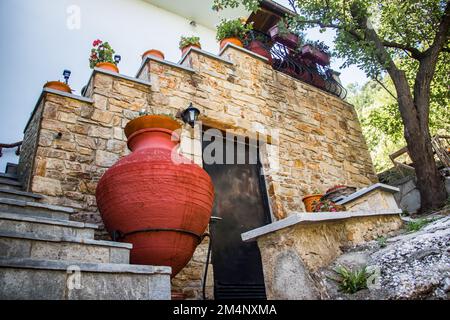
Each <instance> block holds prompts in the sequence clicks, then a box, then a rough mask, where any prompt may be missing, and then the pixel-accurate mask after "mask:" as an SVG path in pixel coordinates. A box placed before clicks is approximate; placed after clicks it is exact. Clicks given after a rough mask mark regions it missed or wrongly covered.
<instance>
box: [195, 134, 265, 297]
mask: <svg viewBox="0 0 450 320" xmlns="http://www.w3.org/2000/svg"><path fill="white" fill-rule="evenodd" d="M203 151H204V169H205V170H206V171H207V172H208V174H209V175H210V176H211V179H212V181H213V184H214V189H215V202H214V208H213V216H216V217H219V218H221V219H222V220H221V221H218V222H215V223H213V224H212V225H211V229H210V232H211V235H212V240H211V241H212V260H211V262H212V265H213V269H214V295H215V298H216V299H217V300H221V299H245V298H248V299H266V291H265V285H264V275H263V269H262V262H261V255H260V252H259V248H258V245H257V243H256V242H249V243H246V242H243V241H242V239H241V234H242V233H244V232H246V231H249V230H252V229H255V228H258V227H261V226H264V225H266V224H269V223H270V222H271V218H270V210H269V204H268V199H267V192H266V187H265V180H264V176H263V175H262V174H261V168H262V167H261V162H260V159H259V150H258V146H257V145H255V144H254V143H251V140H249V139H244V138H243V137H239V136H235V135H230V134H228V136H226V137H225V134H224V133H223V132H220V131H218V130H214V132H213V133H211V130H206V131H205V132H204V134H203ZM208 154H210V155H212V156H213V158H214V159H216V161H214V163H211V160H209V161H207V159H206V158H205V157H207V156H208ZM243 159H245V161H243Z"/></svg>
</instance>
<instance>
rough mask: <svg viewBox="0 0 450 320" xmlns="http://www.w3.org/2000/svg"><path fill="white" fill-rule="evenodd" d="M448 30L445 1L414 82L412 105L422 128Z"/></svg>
mask: <svg viewBox="0 0 450 320" xmlns="http://www.w3.org/2000/svg"><path fill="white" fill-rule="evenodd" d="M449 28H450V0H447V5H446V7H445V11H444V14H443V15H442V18H441V21H440V23H439V27H438V30H437V32H436V35H435V37H434V40H433V44H432V45H431V47H430V48H428V49H427V50H426V51H425V52H424V58H423V59H422V60H421V61H420V64H419V70H418V72H417V75H416V79H415V82H414V104H415V106H416V108H417V109H418V112H419V120H420V123H421V126H422V128H427V127H428V117H429V109H430V108H429V105H430V91H431V82H432V80H433V76H434V74H435V72H436V64H437V61H438V58H439V53H440V52H441V51H446V50H444V46H445V45H446V43H447V42H448V34H449ZM446 52H447V51H446Z"/></svg>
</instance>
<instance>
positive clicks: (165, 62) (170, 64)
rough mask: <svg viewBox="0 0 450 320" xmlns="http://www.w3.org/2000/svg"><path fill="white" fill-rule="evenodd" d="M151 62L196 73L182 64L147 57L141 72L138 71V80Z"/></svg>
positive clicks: (140, 68)
mask: <svg viewBox="0 0 450 320" xmlns="http://www.w3.org/2000/svg"><path fill="white" fill-rule="evenodd" d="M150 61H155V62H158V63H161V64H165V65H166V66H169V67H173V68H177V69H181V70H183V71H187V72H192V73H195V70H194V69H192V68H189V67H186V66H183V65H181V64H176V63H173V62H170V61H167V60H162V59H159V58H156V57H153V56H146V57H145V58H144V61H143V62H142V64H141V66H140V67H139V70H138V72H137V74H136V78H138V77H139V76H140V75H141V73H142V71H143V70H144V67H145V66H146V65H147V63H148V62H150Z"/></svg>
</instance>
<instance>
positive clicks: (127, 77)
mask: <svg viewBox="0 0 450 320" xmlns="http://www.w3.org/2000/svg"><path fill="white" fill-rule="evenodd" d="M96 73H102V74H107V75H109V76H112V77H115V78H119V79H123V80H128V81H132V82H136V83H139V84H142V85H144V86H149V87H151V85H152V84H151V83H150V82H148V81H145V80H142V79H139V78H133V77H129V76H125V75H123V74H120V73H116V72H112V71H108V70H105V69H100V68H94V71H93V72H92V75H91V77H90V79H89V81H88V84H89V83H90V82H91V80H92V78H93V77H94V75H95V74H96Z"/></svg>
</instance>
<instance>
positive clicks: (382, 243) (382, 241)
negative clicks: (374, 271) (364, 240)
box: [377, 236, 387, 248]
mask: <svg viewBox="0 0 450 320" xmlns="http://www.w3.org/2000/svg"><path fill="white" fill-rule="evenodd" d="M377 242H378V245H379V246H380V248H385V247H386V245H387V238H386V237H385V236H381V237H378V238H377Z"/></svg>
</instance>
